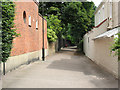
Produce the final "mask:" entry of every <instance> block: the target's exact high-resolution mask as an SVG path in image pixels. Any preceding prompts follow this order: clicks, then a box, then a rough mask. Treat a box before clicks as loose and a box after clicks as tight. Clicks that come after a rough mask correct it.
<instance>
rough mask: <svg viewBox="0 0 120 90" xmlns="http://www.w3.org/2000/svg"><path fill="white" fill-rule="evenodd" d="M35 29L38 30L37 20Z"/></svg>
mask: <svg viewBox="0 0 120 90" xmlns="http://www.w3.org/2000/svg"><path fill="white" fill-rule="evenodd" d="M36 29H38V20H36Z"/></svg>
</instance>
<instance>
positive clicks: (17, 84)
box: [3, 48, 118, 88]
mask: <svg viewBox="0 0 120 90" xmlns="http://www.w3.org/2000/svg"><path fill="white" fill-rule="evenodd" d="M116 87H118V81H117V80H115V78H114V77H112V76H111V75H110V74H109V73H107V72H105V71H103V70H102V69H101V68H99V67H98V66H97V65H96V64H94V63H93V62H92V61H90V60H89V59H88V58H87V57H86V56H84V55H82V54H80V55H77V54H76V53H75V49H73V48H72V49H64V50H62V51H61V52H59V53H57V54H55V55H53V56H49V57H47V60H46V61H45V62H42V61H37V62H34V63H32V64H30V65H24V66H22V67H20V68H18V69H17V70H14V71H12V72H9V73H7V75H6V76H3V88H116Z"/></svg>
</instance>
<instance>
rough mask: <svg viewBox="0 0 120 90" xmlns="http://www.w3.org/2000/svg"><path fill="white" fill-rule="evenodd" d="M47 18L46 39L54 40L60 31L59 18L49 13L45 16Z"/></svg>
mask: <svg viewBox="0 0 120 90" xmlns="http://www.w3.org/2000/svg"><path fill="white" fill-rule="evenodd" d="M45 18H46V19H47V28H48V40H49V41H53V42H54V41H56V39H57V37H58V36H59V32H61V30H62V27H61V24H60V23H61V20H59V19H58V16H55V15H53V14H52V15H50V16H49V17H45Z"/></svg>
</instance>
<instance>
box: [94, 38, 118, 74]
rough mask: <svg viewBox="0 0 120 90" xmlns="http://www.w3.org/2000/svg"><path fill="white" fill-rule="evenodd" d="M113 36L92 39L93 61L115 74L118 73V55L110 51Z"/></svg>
mask: <svg viewBox="0 0 120 90" xmlns="http://www.w3.org/2000/svg"><path fill="white" fill-rule="evenodd" d="M113 42H114V38H113V37H112V38H102V39H98V40H95V41H94V50H95V52H94V55H95V56H94V61H95V62H96V63H97V64H99V65H101V66H102V67H104V68H106V69H107V70H108V71H109V72H110V73H112V74H114V75H115V76H117V75H118V57H117V56H114V54H111V53H110V47H111V46H112V44H113Z"/></svg>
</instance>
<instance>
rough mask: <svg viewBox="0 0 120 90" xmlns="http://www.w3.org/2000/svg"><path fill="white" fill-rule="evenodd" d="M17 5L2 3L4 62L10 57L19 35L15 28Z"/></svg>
mask: <svg viewBox="0 0 120 90" xmlns="http://www.w3.org/2000/svg"><path fill="white" fill-rule="evenodd" d="M14 16H15V5H14V3H13V2H2V31H1V32H2V56H1V58H2V62H5V61H6V60H7V59H8V57H9V56H10V53H11V49H12V42H13V39H14V38H15V37H17V36H18V34H17V33H16V32H15V31H16V30H15V29H12V28H13V27H14Z"/></svg>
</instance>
